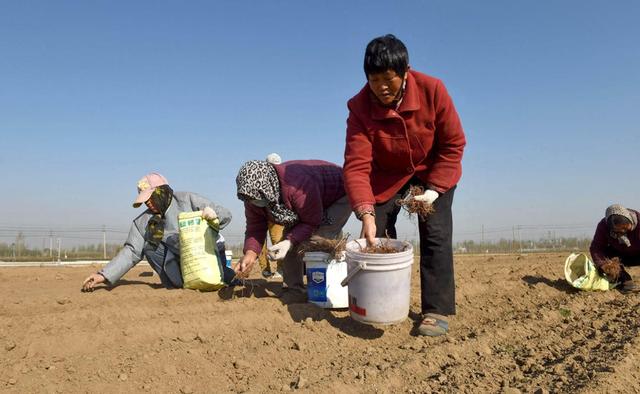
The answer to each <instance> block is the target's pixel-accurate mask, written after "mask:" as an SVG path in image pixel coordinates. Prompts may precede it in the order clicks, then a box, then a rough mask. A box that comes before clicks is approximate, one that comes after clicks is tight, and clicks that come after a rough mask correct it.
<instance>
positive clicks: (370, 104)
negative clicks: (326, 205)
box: [344, 70, 466, 211]
mask: <svg viewBox="0 0 640 394" xmlns="http://www.w3.org/2000/svg"><path fill="white" fill-rule="evenodd" d="M347 106H348V107H349V118H348V119H347V143H346V148H345V152H344V182H345V189H346V192H347V195H348V196H349V201H350V203H351V207H352V208H353V209H354V210H355V211H359V210H361V209H364V208H367V209H369V207H371V206H372V205H374V204H375V203H382V202H386V201H389V200H390V199H391V198H392V197H393V196H394V195H395V194H396V193H398V191H399V190H400V188H402V187H403V186H404V185H405V184H406V183H407V182H408V181H409V179H411V177H413V176H416V177H418V178H419V179H420V180H421V181H423V182H425V184H427V185H429V186H430V187H431V188H432V189H434V190H436V191H438V192H440V193H444V192H445V191H447V190H449V189H450V188H452V187H453V186H455V185H456V183H458V181H459V180H460V177H461V175H462V165H461V160H462V152H463V149H464V146H465V144H466V140H465V137H464V132H463V131H462V125H461V124H460V119H459V118H458V114H457V112H456V109H455V107H454V106H453V102H452V101H451V98H450V97H449V94H448V93H447V90H446V89H445V87H444V85H443V83H442V81H440V80H438V79H436V78H433V77H430V76H428V75H425V74H422V73H419V72H416V71H412V70H410V71H409V75H408V77H407V84H406V87H405V93H404V97H403V99H402V102H401V103H400V107H399V108H398V109H397V111H396V110H393V109H390V108H385V107H383V106H382V105H380V104H379V103H378V102H377V100H376V99H375V98H374V96H373V93H372V92H371V89H370V88H369V85H368V84H367V85H365V87H364V88H362V90H361V91H360V92H359V93H358V94H357V95H356V96H354V97H353V98H352V99H351V100H349V103H348V104H347Z"/></svg>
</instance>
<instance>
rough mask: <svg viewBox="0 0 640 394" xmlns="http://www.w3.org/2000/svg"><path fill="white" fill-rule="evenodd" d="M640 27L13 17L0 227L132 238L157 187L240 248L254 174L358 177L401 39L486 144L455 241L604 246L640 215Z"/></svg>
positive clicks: (277, 12)
mask: <svg viewBox="0 0 640 394" xmlns="http://www.w3.org/2000/svg"><path fill="white" fill-rule="evenodd" d="M639 19H640V3H638V2H635V1H616V2H605V1H598V2H594V1H562V2H557V1H540V2H514V1H494V2H461V1H447V2H445V1H424V0H421V1H401V2H391V1H386V2H375V1H348V2H344V1H327V2H308V1H251V2H249V1H227V2H223V1H220V2H214V1H202V2H196V1H190V2H183V1H171V2H168V1H146V2H145V1H136V2H130V1H126V2H125V1H75V2H70V1H55V2H53V1H19V2H2V4H1V5H0V54H1V55H0V136H1V141H2V142H1V144H0V146H1V149H0V166H1V168H2V170H1V173H0V181H1V182H0V184H1V185H2V189H1V190H2V193H0V228H2V226H4V227H5V228H6V227H7V226H43V227H51V228H54V229H55V228H78V227H87V228H90V227H94V228H95V227H100V226H102V225H103V224H104V225H106V226H108V227H110V228H117V229H122V230H123V231H126V229H127V228H128V226H129V223H130V220H131V219H132V218H133V217H134V216H136V215H137V214H138V213H139V211H137V210H134V209H133V208H131V202H132V200H133V199H134V197H135V183H136V181H137V179H138V178H139V177H140V176H142V175H144V174H145V173H147V172H150V171H153V170H155V171H159V172H161V173H162V174H164V175H165V176H166V177H167V178H168V179H169V181H170V183H171V184H172V186H173V187H174V188H175V189H176V190H188V191H195V192H198V193H200V194H203V195H205V196H207V197H209V198H211V199H212V200H214V201H216V202H217V203H219V204H222V205H224V206H226V207H228V208H229V209H230V210H231V211H232V213H233V214H234V220H233V222H232V224H231V225H230V227H229V229H228V231H227V233H228V237H229V238H231V239H232V240H234V241H235V240H238V239H239V237H240V235H241V234H242V232H243V231H244V216H243V210H242V205H241V204H240V202H239V201H238V200H237V198H236V196H235V175H236V171H237V169H238V168H239V166H240V165H241V164H242V163H243V162H244V161H246V160H249V159H260V158H263V157H265V156H266V155H267V154H268V153H270V152H273V151H275V152H279V153H280V154H281V155H282V157H283V158H284V159H285V160H287V159H308V158H317V159H325V160H329V161H332V162H335V163H338V164H342V155H343V149H344V136H345V119H346V116H347V109H346V101H347V100H348V99H349V98H350V97H352V96H353V95H354V94H355V93H356V92H357V91H358V90H359V89H360V88H361V87H362V86H363V84H364V83H365V78H364V74H363V71H362V58H363V52H364V48H365V46H366V44H367V43H368V42H369V40H371V39H372V38H374V37H376V36H380V35H383V34H386V33H393V34H395V35H396V36H398V37H399V38H400V39H402V40H403V41H404V42H405V44H406V45H407V47H408V48H409V54H410V63H411V66H412V67H413V68H414V69H416V70H419V71H422V72H425V73H427V74H430V75H433V76H436V77H438V78H440V79H442V80H443V81H444V83H445V84H446V86H447V88H448V89H449V92H450V93H451V95H452V97H453V99H454V102H455V104H456V106H457V109H458V112H459V114H460V117H461V119H462V122H463V125H464V128H465V132H466V134H467V139H468V146H467V149H466V151H465V157H464V160H463V179H462V181H461V183H460V185H459V188H458V191H457V192H456V198H455V200H454V220H455V231H454V234H455V237H456V239H457V240H461V239H464V238H475V239H478V238H479V237H480V235H479V232H480V230H481V227H482V225H484V226H485V228H486V229H488V230H490V229H506V230H505V232H502V233H500V232H498V231H497V230H496V231H494V232H487V238H491V237H494V238H498V237H500V236H505V237H511V230H510V229H511V226H513V225H516V224H520V225H548V224H553V225H558V224H574V225H576V226H578V225H580V226H583V227H580V228H578V227H575V228H572V229H571V230H570V231H569V232H574V233H577V234H578V235H580V234H587V235H590V234H591V233H592V228H590V226H591V225H593V226H595V224H596V222H597V221H598V220H599V219H600V218H601V217H602V215H603V213H604V209H605V207H606V206H607V205H609V204H611V203H613V202H619V203H622V204H625V205H628V206H631V207H635V208H640V200H639V197H640V186H639V185H640V182H638V181H637V172H638V170H637V169H636V167H637V166H636V165H635V164H636V160H637V158H638V152H639V150H640V132H639V130H638V129H639V128H638V124H639V122H638V121H639V115H638V114H639V113H640V111H638V108H637V107H638V103H640V45H638V37H640V24H639V23H638V20H639ZM400 227H401V228H400V233H401V234H400V235H401V237H408V238H411V237H413V236H414V235H415V234H416V230H415V227H416V225H415V224H413V223H410V222H408V221H407V220H403V221H402V223H401V225H400ZM350 228H351V229H353V228H356V226H355V224H354V223H351V224H350ZM532 235H535V234H533V233H532ZM525 236H526V234H525ZM1 237H4V238H1ZM7 237H9V238H7ZM112 238H114V241H121V239H117V238H118V237H117V236H114V237H112ZM1 241H5V242H6V241H10V234H9V233H7V232H4V233H2V232H0V242H1Z"/></svg>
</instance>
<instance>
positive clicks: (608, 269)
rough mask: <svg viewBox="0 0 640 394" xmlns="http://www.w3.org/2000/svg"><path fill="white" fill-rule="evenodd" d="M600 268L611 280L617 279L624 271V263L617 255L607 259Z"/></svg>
mask: <svg viewBox="0 0 640 394" xmlns="http://www.w3.org/2000/svg"><path fill="white" fill-rule="evenodd" d="M600 269H601V270H602V272H604V273H605V275H607V277H608V278H609V279H610V280H613V281H616V280H618V278H619V277H620V274H621V273H622V263H621V262H620V259H619V258H617V257H614V258H612V259H606V260H605V262H604V264H602V266H601V267H600Z"/></svg>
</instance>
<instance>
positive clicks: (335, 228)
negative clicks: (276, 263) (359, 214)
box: [282, 196, 351, 291]
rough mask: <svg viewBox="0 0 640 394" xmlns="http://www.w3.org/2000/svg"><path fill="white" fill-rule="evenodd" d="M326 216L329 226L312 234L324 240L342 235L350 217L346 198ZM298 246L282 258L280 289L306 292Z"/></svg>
mask: <svg viewBox="0 0 640 394" xmlns="http://www.w3.org/2000/svg"><path fill="white" fill-rule="evenodd" d="M326 216H327V218H329V219H330V221H331V224H323V225H320V227H318V229H317V230H316V231H315V232H314V233H313V235H319V236H321V237H324V238H334V239H335V238H338V237H340V236H341V235H342V228H343V227H344V225H345V224H347V221H348V220H349V216H351V205H349V200H348V199H347V196H344V197H342V198H341V199H339V200H337V201H336V202H334V203H333V204H332V205H331V206H330V207H329V208H327V210H326ZM285 236H286V235H285ZM299 251H300V245H294V246H293V247H292V248H291V249H290V250H289V253H287V255H286V256H285V257H284V260H283V264H282V270H283V271H282V274H283V275H282V278H283V284H282V287H288V288H290V289H296V290H300V291H306V290H305V287H304V262H303V261H302V256H300V254H299V253H298V252H299Z"/></svg>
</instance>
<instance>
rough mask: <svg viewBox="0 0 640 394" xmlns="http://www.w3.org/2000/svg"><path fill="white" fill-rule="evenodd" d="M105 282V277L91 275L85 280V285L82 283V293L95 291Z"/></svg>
mask: <svg viewBox="0 0 640 394" xmlns="http://www.w3.org/2000/svg"><path fill="white" fill-rule="evenodd" d="M104 282H105V278H104V276H102V274H99V273H95V274H91V275H89V277H88V278H87V279H85V280H84V283H82V291H93V290H94V287H95V286H96V285H99V284H100V283H104Z"/></svg>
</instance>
